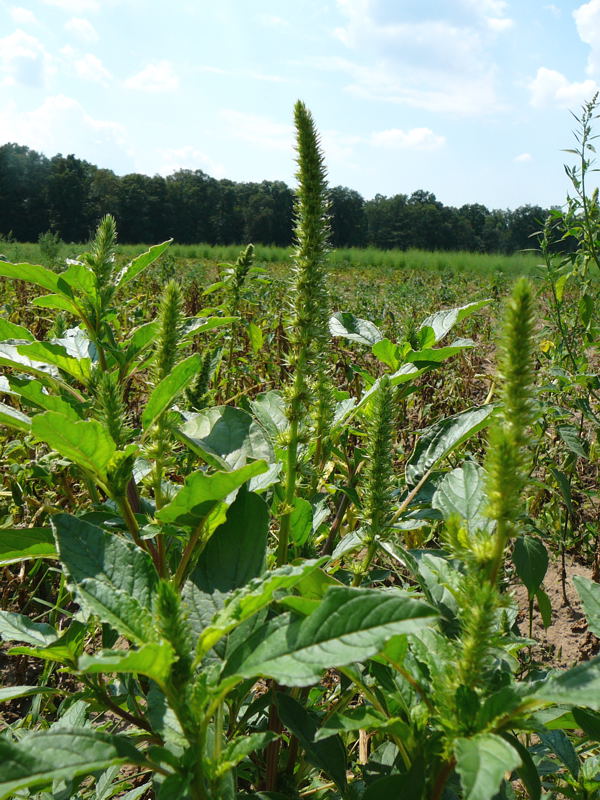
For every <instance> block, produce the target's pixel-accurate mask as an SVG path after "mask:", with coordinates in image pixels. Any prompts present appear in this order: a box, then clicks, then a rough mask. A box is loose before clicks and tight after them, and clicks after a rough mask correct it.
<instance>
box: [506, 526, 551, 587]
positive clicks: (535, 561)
mask: <svg viewBox="0 0 600 800" xmlns="http://www.w3.org/2000/svg"><path fill="white" fill-rule="evenodd" d="M512 561H513V564H514V565H515V569H516V571H517V575H518V576H519V578H520V579H521V580H522V581H523V584H524V585H525V588H526V589H527V592H528V594H529V596H530V597H532V596H533V595H534V594H535V593H536V592H537V590H538V589H539V588H540V586H541V585H542V581H543V580H544V577H545V575H546V570H547V569H548V551H547V550H546V548H545V547H544V544H543V542H542V541H541V539H538V538H537V537H536V536H519V537H518V538H517V539H516V540H515V545H514V549H513V554H512Z"/></svg>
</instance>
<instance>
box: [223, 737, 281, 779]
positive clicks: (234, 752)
mask: <svg viewBox="0 0 600 800" xmlns="http://www.w3.org/2000/svg"><path fill="white" fill-rule="evenodd" d="M277 738H278V734H276V733H273V731H265V732H264V733H250V734H246V735H245V736H238V737H237V738H236V739H233V740H232V741H230V742H229V743H228V744H227V745H226V746H225V747H224V748H223V751H222V752H221V756H220V758H219V767H218V769H217V773H216V774H217V777H218V776H220V775H223V774H224V773H225V772H228V771H229V770H230V769H233V768H234V767H235V766H236V765H237V764H239V763H240V762H241V761H243V760H244V759H245V758H246V756H249V755H250V753H254V752H256V751H257V750H262V749H263V747H266V746H267V745H268V744H269V742H272V741H274V740H275V739H277Z"/></svg>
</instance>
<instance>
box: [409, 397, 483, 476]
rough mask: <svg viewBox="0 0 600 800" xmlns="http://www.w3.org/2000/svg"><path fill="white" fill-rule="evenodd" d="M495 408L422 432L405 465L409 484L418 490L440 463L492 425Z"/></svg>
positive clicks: (476, 410) (464, 413)
mask: <svg viewBox="0 0 600 800" xmlns="http://www.w3.org/2000/svg"><path fill="white" fill-rule="evenodd" d="M494 411H495V407H494V406H492V405H486V406H480V407H479V408H469V409H467V410H466V411H461V412H460V413H459V414H454V415H453V416H451V417H446V419H442V420H440V421H439V422H436V423H435V424H434V425H431V426H430V427H429V428H425V429H424V430H423V431H421V435H420V436H419V439H418V441H417V444H416V446H415V449H414V450H413V452H412V454H411V456H410V458H409V459H408V462H407V465H406V481H407V483H408V484H409V485H410V486H415V485H416V484H417V483H418V482H419V481H420V480H421V479H422V478H423V477H424V476H425V475H426V474H427V473H428V472H429V471H430V470H431V469H432V468H433V467H434V466H435V465H436V464H437V463H438V461H441V459H443V458H445V457H446V456H448V455H449V454H450V453H451V452H452V451H453V450H455V449H456V448H457V447H459V446H460V445H461V444H462V443H463V442H465V441H466V440H467V439H468V438H470V437H471V436H474V435H475V434H476V433H478V432H479V431H480V430H482V428H484V427H485V426H486V425H488V424H489V423H490V419H491V415H492V414H493V413H494Z"/></svg>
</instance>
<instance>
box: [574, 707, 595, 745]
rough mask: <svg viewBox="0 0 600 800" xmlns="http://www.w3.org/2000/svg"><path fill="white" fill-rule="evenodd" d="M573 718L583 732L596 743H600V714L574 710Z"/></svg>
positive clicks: (582, 709)
mask: <svg viewBox="0 0 600 800" xmlns="http://www.w3.org/2000/svg"><path fill="white" fill-rule="evenodd" d="M573 717H574V718H575V722H576V723H577V725H578V726H579V727H580V728H581V729H582V731H583V732H584V733H585V734H586V735H587V736H589V738H590V739H592V740H593V741H595V742H600V714H598V712H597V711H589V710H587V709H585V708H574V709H573Z"/></svg>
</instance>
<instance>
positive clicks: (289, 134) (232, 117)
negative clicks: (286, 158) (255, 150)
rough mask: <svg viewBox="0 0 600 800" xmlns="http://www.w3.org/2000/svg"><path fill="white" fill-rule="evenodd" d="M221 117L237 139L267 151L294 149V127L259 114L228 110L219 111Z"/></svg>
mask: <svg viewBox="0 0 600 800" xmlns="http://www.w3.org/2000/svg"><path fill="white" fill-rule="evenodd" d="M219 117H220V118H221V119H222V120H223V121H224V122H225V123H226V124H227V126H228V131H229V132H230V133H231V135H232V136H234V137H235V138H236V139H243V140H244V141H246V142H251V143H252V144H257V145H259V146H260V147H263V148H265V149H267V150H285V151H286V152H289V151H290V150H291V148H292V145H293V140H294V129H293V127H292V125H286V124H284V123H281V122H274V121H273V120H272V119H269V118H268V117H263V116H261V115H259V114H249V113H247V112H245V111H234V110H233V109H226V108H224V109H222V110H221V111H219Z"/></svg>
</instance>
